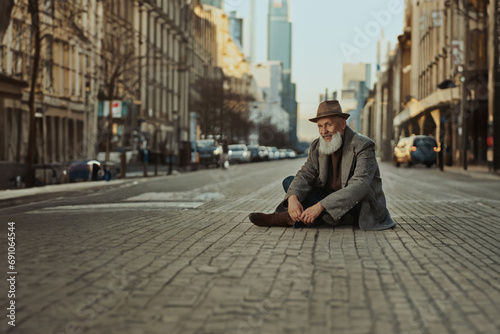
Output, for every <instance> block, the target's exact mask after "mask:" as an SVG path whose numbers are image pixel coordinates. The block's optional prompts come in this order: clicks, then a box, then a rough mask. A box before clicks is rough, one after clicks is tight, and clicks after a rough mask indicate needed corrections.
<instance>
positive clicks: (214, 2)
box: [201, 0, 224, 9]
mask: <svg viewBox="0 0 500 334" xmlns="http://www.w3.org/2000/svg"><path fill="white" fill-rule="evenodd" d="M201 3H203V4H205V5H210V6H214V7H217V8H219V9H223V7H224V0H201Z"/></svg>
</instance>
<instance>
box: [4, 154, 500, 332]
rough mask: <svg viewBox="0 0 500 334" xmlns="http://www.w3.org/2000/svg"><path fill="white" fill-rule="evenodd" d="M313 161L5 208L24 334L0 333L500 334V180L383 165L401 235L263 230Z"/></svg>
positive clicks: (239, 168) (142, 183)
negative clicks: (264, 216)
mask: <svg viewBox="0 0 500 334" xmlns="http://www.w3.org/2000/svg"><path fill="white" fill-rule="evenodd" d="M303 162H304V160H303V159H297V160H287V161H275V162H266V163H254V164H246V165H235V166H232V167H231V168H230V169H229V170H218V169H209V170H201V171H197V172H191V173H186V174H179V175H173V176H166V177H156V178H148V179H137V180H134V181H130V182H125V183H120V184H117V185H116V187H115V186H113V184H110V186H107V187H105V188H101V189H93V190H92V189H91V190H89V189H86V190H78V191H76V190H75V191H74V192H71V191H69V192H68V191H67V192H65V193H64V196H58V197H52V198H49V199H47V198H44V197H43V195H42V196H37V197H35V198H33V199H32V200H33V203H27V204H22V205H18V206H14V207H10V208H4V209H0V216H1V217H2V221H3V224H2V226H4V232H2V233H3V235H4V236H7V233H8V232H9V231H8V225H7V224H8V222H15V233H16V239H15V243H16V249H15V260H16V263H15V268H14V269H15V271H16V272H17V274H16V275H14V276H15V281H16V282H15V283H16V284H15V298H10V297H9V298H5V296H7V292H8V291H9V289H10V288H11V286H10V285H9V284H8V281H7V280H3V283H2V285H1V286H0V289H2V291H4V292H2V295H4V298H2V300H1V305H0V306H1V307H0V308H2V309H3V310H5V311H4V312H5V313H6V314H5V315H8V314H9V312H10V311H9V310H7V307H9V305H10V304H9V303H10V302H11V300H14V301H15V305H16V309H15V324H16V326H15V327H12V326H10V325H9V324H8V321H11V320H9V318H8V317H4V320H3V321H2V322H1V323H0V331H2V332H4V331H8V332H11V333H30V334H32V333H57V334H60V333H329V332H335V333H402V332H404V333H498V332H499V331H500V320H499V318H498V316H497V315H498V314H499V313H500V302H499V300H500V265H499V258H500V257H499V255H500V249H499V244H500V236H499V231H500V228H499V222H500V191H499V190H500V180H495V179H492V178H487V179H481V178H471V177H468V176H466V175H461V174H455V173H443V172H440V171H439V170H437V169H434V168H432V169H427V168H425V167H418V166H417V167H414V168H410V169H408V168H404V167H403V168H396V167H394V166H392V165H390V164H387V163H381V170H382V178H383V187H384V191H385V193H386V197H387V203H388V208H389V211H390V212H391V214H392V216H393V218H394V219H395V220H396V222H397V227H396V228H395V229H394V230H388V231H381V232H363V231H360V230H359V229H353V228H352V227H349V226H343V227H341V228H337V229H331V228H318V229H297V230H294V229H291V228H289V229H285V228H274V229H268V228H259V227H256V226H253V225H252V224H251V223H250V222H249V221H248V214H249V213H250V212H253V211H261V212H272V211H273V210H274V208H275V206H276V205H277V204H278V202H279V200H280V199H281V197H282V196H283V194H284V193H283V190H282V189H281V180H282V179H283V178H285V177H286V176H288V175H293V174H295V172H296V171H297V170H298V168H299V167H300V166H301V165H302V163H303ZM7 242H8V239H7V238H6V237H4V238H2V239H0V249H2V250H3V251H4V252H5V253H7V249H8V245H7ZM4 259H5V260H4V261H5V265H4V268H6V269H5V272H6V273H7V272H8V271H9V269H8V267H7V262H6V261H7V260H6V259H7V254H6V255H5V256H4ZM6 275H7V274H6ZM11 276H12V275H11ZM9 277H10V276H9V275H8V276H7V278H9Z"/></svg>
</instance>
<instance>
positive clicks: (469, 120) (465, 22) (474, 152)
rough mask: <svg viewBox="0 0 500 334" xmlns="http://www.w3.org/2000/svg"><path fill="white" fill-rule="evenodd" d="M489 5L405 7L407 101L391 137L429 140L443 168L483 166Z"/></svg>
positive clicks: (462, 3) (434, 3) (448, 3)
mask: <svg viewBox="0 0 500 334" xmlns="http://www.w3.org/2000/svg"><path fill="white" fill-rule="evenodd" d="M487 3H488V1H484V0H477V1H432V2H419V1H408V2H407V7H406V11H407V14H406V22H405V30H408V32H409V34H407V35H408V36H407V37H404V38H408V37H409V38H410V40H411V44H412V46H411V51H410V52H411V58H410V59H411V60H410V64H409V65H410V73H411V74H410V83H409V86H410V87H409V92H410V94H409V96H410V98H408V99H407V100H408V102H407V103H406V104H405V107H404V108H403V109H402V110H399V111H397V112H396V113H397V115H396V117H395V119H394V126H395V127H396V131H395V134H396V137H400V136H407V135H411V134H426V135H433V136H434V137H436V139H437V140H438V142H440V144H441V149H442V150H443V153H442V156H441V158H442V160H444V161H443V162H444V164H446V165H460V166H464V168H467V165H468V164H479V165H481V164H486V161H487V157H486V151H487V143H486V141H487V131H486V129H487V123H488V94H487V85H488V84H487V83H488V58H487V36H488V31H487V27H488V24H487V21H488V13H487ZM405 68H406V67H403V69H405Z"/></svg>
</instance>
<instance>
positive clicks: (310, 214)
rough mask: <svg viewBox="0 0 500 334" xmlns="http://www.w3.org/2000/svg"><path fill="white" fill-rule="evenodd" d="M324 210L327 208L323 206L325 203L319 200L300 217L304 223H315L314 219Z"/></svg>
mask: <svg viewBox="0 0 500 334" xmlns="http://www.w3.org/2000/svg"><path fill="white" fill-rule="evenodd" d="M323 210H325V208H324V207H323V205H321V203H319V202H318V203H316V204H314V205H313V206H311V207H309V208H307V209H306V210H305V211H304V212H302V214H301V215H300V217H299V219H300V220H301V221H302V222H303V223H304V224H306V225H311V224H312V223H314V220H315V219H316V218H318V217H319V215H320V214H321V212H323Z"/></svg>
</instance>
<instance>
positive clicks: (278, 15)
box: [267, 0, 297, 145]
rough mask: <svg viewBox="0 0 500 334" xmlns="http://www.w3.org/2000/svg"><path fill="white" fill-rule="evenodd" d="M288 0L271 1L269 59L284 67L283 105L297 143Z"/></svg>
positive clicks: (291, 133)
mask: <svg viewBox="0 0 500 334" xmlns="http://www.w3.org/2000/svg"><path fill="white" fill-rule="evenodd" d="M289 6H290V1H288V0H269V11H268V21H267V59H268V60H279V61H280V62H281V63H282V66H283V72H282V84H281V85H282V88H281V105H282V107H283V109H285V110H286V111H287V112H288V114H289V115H290V123H289V124H290V130H289V140H290V143H291V144H292V145H296V143H297V101H296V85H295V83H293V82H292V23H291V22H290V20H289Z"/></svg>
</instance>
